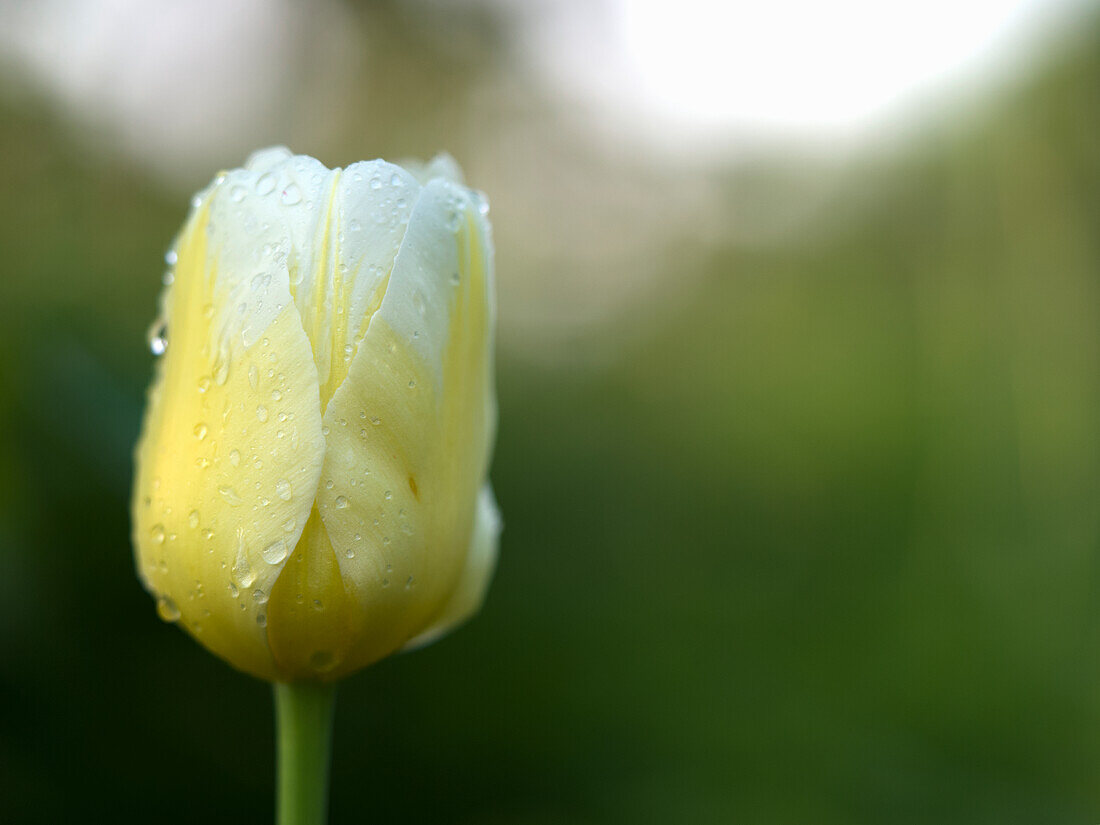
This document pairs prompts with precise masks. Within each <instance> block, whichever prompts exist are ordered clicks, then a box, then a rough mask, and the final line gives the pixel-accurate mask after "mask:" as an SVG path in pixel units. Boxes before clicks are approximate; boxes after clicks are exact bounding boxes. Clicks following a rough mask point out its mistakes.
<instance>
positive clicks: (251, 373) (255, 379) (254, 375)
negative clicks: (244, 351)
mask: <svg viewBox="0 0 1100 825" xmlns="http://www.w3.org/2000/svg"><path fill="white" fill-rule="evenodd" d="M259 382H260V371H259V370H258V369H256V365H255V364H249V365H248V386H250V387H252V389H256V385H257V384H258V383H259Z"/></svg>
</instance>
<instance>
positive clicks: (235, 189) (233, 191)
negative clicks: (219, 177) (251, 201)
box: [229, 183, 248, 203]
mask: <svg viewBox="0 0 1100 825" xmlns="http://www.w3.org/2000/svg"><path fill="white" fill-rule="evenodd" d="M247 194H248V192H247V191H246V190H245V188H244V187H243V186H241V185H240V184H239V183H238V184H236V185H235V186H232V187H230V189H229V197H230V198H231V199H232V200H233V203H240V202H241V201H243V200H244V196H245V195H247Z"/></svg>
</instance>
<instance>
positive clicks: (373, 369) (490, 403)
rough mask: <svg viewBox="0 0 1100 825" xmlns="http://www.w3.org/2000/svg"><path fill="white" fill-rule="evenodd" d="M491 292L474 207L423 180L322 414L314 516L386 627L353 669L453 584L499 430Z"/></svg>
mask: <svg viewBox="0 0 1100 825" xmlns="http://www.w3.org/2000/svg"><path fill="white" fill-rule="evenodd" d="M491 295H492V249H491V244H490V241H489V236H488V226H487V224H486V222H485V221H484V219H483V217H482V216H481V214H480V212H479V210H478V208H477V206H476V205H475V202H474V200H473V198H471V196H470V195H469V194H468V193H467V192H466V191H465V190H463V189H461V188H459V187H457V186H455V185H454V184H452V183H450V182H448V181H445V180H442V179H436V180H433V181H431V182H429V183H428V185H427V186H425V187H424V188H423V190H422V191H421V194H420V197H419V199H418V201H417V203H416V205H415V206H414V207H413V211H412V215H411V217H410V220H409V226H408V230H407V231H406V233H405V237H404V239H403V241H402V244H401V248H400V250H399V252H398V253H397V257H396V259H395V261H394V264H393V271H392V274H391V276H390V279H389V282H388V285H387V289H386V293H385V297H384V298H383V300H382V303H381V305H380V306H379V308H378V311H377V312H376V313H374V315H373V317H372V318H371V320H370V323H369V325H368V327H367V330H366V334H365V335H364V337H363V339H362V341H361V342H360V343H359V346H358V350H357V352H356V354H355V357H354V358H353V360H352V362H351V364H350V367H349V372H348V376H347V378H346V379H345V380H344V382H343V383H342V384H341V385H340V387H339V388H338V389H337V390H336V393H335V394H334V395H333V398H332V401H331V402H330V403H329V405H328V408H327V409H326V411H325V414H324V423H325V426H326V427H327V428H328V431H329V434H328V436H327V439H328V452H327V453H326V456H325V466H324V469H323V472H322V477H321V478H322V480H321V485H320V487H319V489H318V493H317V505H318V512H319V513H320V516H321V521H322V523H323V527H324V529H325V530H326V531H327V533H328V537H329V539H330V540H331V543H332V546H333V548H334V549H335V553H336V560H337V562H338V564H339V566H340V570H341V574H342V577H343V580H344V581H345V582H348V583H351V584H349V585H348V587H349V588H351V589H352V590H353V595H354V597H355V600H356V601H357V602H358V604H359V605H360V606H361V608H362V609H363V610H364V611H365V612H367V613H369V614H371V615H383V616H384V617H385V620H384V621H379V622H375V623H373V625H372V628H371V633H370V634H367V635H366V636H365V637H364V641H363V642H362V644H361V645H360V646H359V647H358V648H357V649H355V650H353V651H350V652H349V654H348V655H349V661H348V663H347V664H348V667H350V668H354V667H360V666H362V665H365V664H369V663H370V662H371V661H374V660H376V659H378V658H381V657H382V656H385V655H387V654H388V653H391V652H392V651H394V650H396V649H397V648H399V647H401V646H402V645H404V644H405V643H406V642H407V641H408V640H409V639H410V638H412V637H414V636H416V635H418V634H420V633H421V632H423V631H424V630H425V629H426V628H427V627H428V626H430V625H431V624H432V622H433V621H434V620H435V619H436V617H437V616H438V615H439V614H440V613H441V611H442V610H443V609H444V606H445V604H446V602H447V600H448V598H449V597H450V595H451V593H452V592H453V591H454V590H455V588H456V587H457V586H458V583H459V579H460V576H461V574H462V571H463V566H464V564H465V561H466V557H467V549H468V547H469V542H470V536H471V531H472V529H473V524H474V515H475V512H476V509H477V498H478V491H479V490H480V488H481V486H482V484H483V482H484V479H485V475H486V470H487V467H488V460H489V451H490V444H491V441H492V433H493V430H494V427H495V399H494V396H493V388H492V382H491V376H492V364H491V352H492V336H491V329H492V314H493V305H492V300H491Z"/></svg>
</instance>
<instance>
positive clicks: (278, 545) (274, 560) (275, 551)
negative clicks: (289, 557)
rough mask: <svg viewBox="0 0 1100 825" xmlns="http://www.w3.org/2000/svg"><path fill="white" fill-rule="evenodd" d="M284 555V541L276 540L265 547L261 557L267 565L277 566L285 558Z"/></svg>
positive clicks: (285, 550)
mask: <svg viewBox="0 0 1100 825" xmlns="http://www.w3.org/2000/svg"><path fill="white" fill-rule="evenodd" d="M286 554H287V548H286V539H278V540H277V541H273V542H271V544H269V545H268V546H267V547H265V548H264V551H263V553H262V554H261V555H262V556H263V557H264V561H266V562H267V563H268V564H278V563H279V562H281V561H282V560H283V559H285V558H286Z"/></svg>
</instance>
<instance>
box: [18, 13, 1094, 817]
mask: <svg viewBox="0 0 1100 825" xmlns="http://www.w3.org/2000/svg"><path fill="white" fill-rule="evenodd" d="M273 143H285V144H287V145H290V146H291V147H292V148H294V149H295V150H296V151H299V152H304V153H308V154H312V155H315V156H317V157H319V158H320V159H322V160H323V161H324V162H326V163H327V164H329V165H344V164H347V163H349V162H352V161H354V160H357V159H360V158H370V157H377V156H383V157H386V158H391V159H396V158H402V157H406V156H428V155H431V154H433V153H435V152H436V151H438V150H441V149H446V150H449V151H450V152H451V153H453V154H454V155H455V156H456V157H457V158H458V159H459V160H460V162H461V163H462V164H463V166H464V167H465V170H466V173H467V178H468V180H469V181H470V183H471V184H472V185H474V186H476V187H478V188H480V189H483V190H485V191H486V192H487V193H488V194H489V197H490V199H491V202H492V218H493V221H494V228H495V236H496V241H497V247H498V255H497V264H498V278H499V293H500V323H501V329H500V335H499V391H500V406H501V416H500V438H499V443H498V447H497V452H496V459H495V463H494V467H493V481H494V485H495V487H496V490H497V494H498V497H499V500H500V503H501V507H502V510H503V513H504V518H505V522H506V528H505V532H504V535H503V547H502V556H501V561H500V566H499V569H498V573H497V577H496V581H495V583H494V586H493V588H492V590H491V593H490V596H489V599H488V602H487V604H486V606H485V609H484V611H483V612H482V613H481V615H480V616H479V617H477V618H476V619H475V620H474V621H472V622H471V623H470V624H468V625H467V626H466V627H465V628H463V629H462V630H461V631H459V632H458V633H456V634H455V635H453V636H452V637H451V638H449V639H448V640H447V641H446V642H444V643H441V644H438V645H435V646H433V647H431V648H428V649H426V650H423V651H421V652H417V653H415V654H410V655H403V656H398V657H395V658H393V659H391V660H388V661H386V662H383V663H381V664H379V665H378V666H376V667H373V668H371V669H369V670H368V671H366V672H364V673H362V674H360V675H358V676H356V677H354V678H352V679H351V680H349V681H348V682H347V683H346V684H345V686H344V687H343V688H342V693H341V700H340V705H339V708H338V717H337V729H336V743H335V764H334V777H333V792H332V821H333V822H334V823H351V822H375V823H380V822H398V821H400V822H406V823H416V822H423V823H429V822H430V823H450V822H453V823H516V824H517V825H519V824H520V823H522V824H523V825H536V824H537V825H544V823H545V824H548V823H639V822H659V823H732V822H739V823H742V822H743V823H761V824H762V825H770V824H772V823H774V824H775V825H780V824H784V825H785V824H786V823H800V824H801V823H815V824H819V825H829V824H830V823H868V825H870V824H871V823H875V824H876V825H878V824H879V823H930V822H935V823H960V824H962V823H965V825H980V824H981V823H990V825H992V823H996V824H997V825H1008V824H1009V823H1038V822H1042V823H1095V822H1098V821H1100V231H1098V230H1100V14H1098V10H1097V6H1096V5H1095V4H1090V3H1073V2H1061V0H1045V2H1025V1H1024V0H1020V1H1019V2H1010V1H1009V0H1002V2H979V1H978V0H973V2H954V3H941V2H925V3H920V4H918V3H909V2H900V3H885V4H881V3H880V4H872V3H860V2H852V1H851V0H837V2H835V3H824V4H813V3H798V2H790V1H789V0H788V2H781V3H780V2H777V3H772V4H768V3H763V2H757V3H729V4H725V5H723V4H718V3H706V2H700V1H699V0H679V2H676V3H672V4H657V3H647V2H636V3H631V2H619V0H603V2H587V3H585V2H558V3H550V2H539V3H519V2H504V1H503V0H497V1H496V2H492V1H491V0H481V1H480V2H476V1H475V0H463V2H443V1H442V0H439V1H438V2H431V0H408V1H407V2H369V3H367V2H362V3H350V2H349V3H343V2H337V0H326V2H318V3H313V4H308V5H307V4H295V3H292V2H290V1H289V0H245V2H215V1H214V0H203V2H182V0H173V1H172V2H161V3H145V2H138V0H42V1H41V2H36V3H30V2H25V3H21V2H3V3H0V187H2V188H0V262H2V264H0V267H2V268H0V820H2V821H3V822H5V823H23V822H27V823H59V822H83V823H90V822H99V821H103V822H129V821H149V820H155V821H157V822H160V823H176V822H179V823H193V822H235V823H264V822H270V821H271V819H272V771H273V738H272V711H271V704H270V694H269V689H268V687H267V686H266V685H264V684H261V683H259V682H256V681H254V680H252V679H250V678H247V677H244V676H241V675H239V674H237V673H235V672H233V671H232V670H231V669H229V668H228V667H227V666H225V665H224V664H222V663H221V662H220V661H217V660H215V659H214V658H213V657H211V656H210V655H208V654H206V653H205V652H203V651H202V650H201V649H200V648H199V647H198V646H197V645H195V644H194V643H193V642H192V641H191V640H190V639H189V638H187V637H186V636H185V635H184V634H183V633H181V632H180V631H179V630H177V629H176V628H174V627H172V626H169V625H166V624H163V623H162V622H160V621H158V620H157V618H156V616H155V613H154V610H153V604H152V601H151V600H150V599H149V597H148V596H147V595H146V594H145V593H144V592H143V591H142V589H141V587H140V586H139V585H138V582H137V579H136V577H135V575H134V572H133V567H132V561H131V551H130V542H129V518H128V513H127V509H128V497H129V485H130V480H131V448H132V444H133V442H134V440H135V438H136V434H137V428H138V423H139V419H140V414H141V409H142V399H143V392H144V388H145V386H146V384H147V382H148V381H149V379H150V376H151V370H152V356H151V355H150V353H149V351H148V348H147V346H146V344H145V330H146V327H147V326H148V324H149V323H150V321H151V320H152V318H153V314H154V303H155V298H156V295H157V293H158V291H159V289H160V279H161V273H162V270H163V266H164V265H163V254H164V250H165V249H166V248H167V246H168V244H169V243H170V242H171V240H172V238H173V235H174V233H175V232H176V231H177V229H178V227H179V225H180V224H181V222H182V220H183V218H184V215H185V211H186V208H187V203H188V198H189V196H190V194H191V193H192V192H193V191H195V190H197V189H199V188H200V187H202V186H203V185H204V184H205V183H206V182H207V181H208V180H209V179H210V178H211V177H212V176H213V174H214V172H215V171H216V170H218V169H220V168H226V167H233V166H235V165H238V164H240V163H241V162H242V161H243V159H244V157H245V156H246V155H247V154H248V152H249V151H251V150H252V149H254V148H256V147H258V146H263V145H268V144H273Z"/></svg>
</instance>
